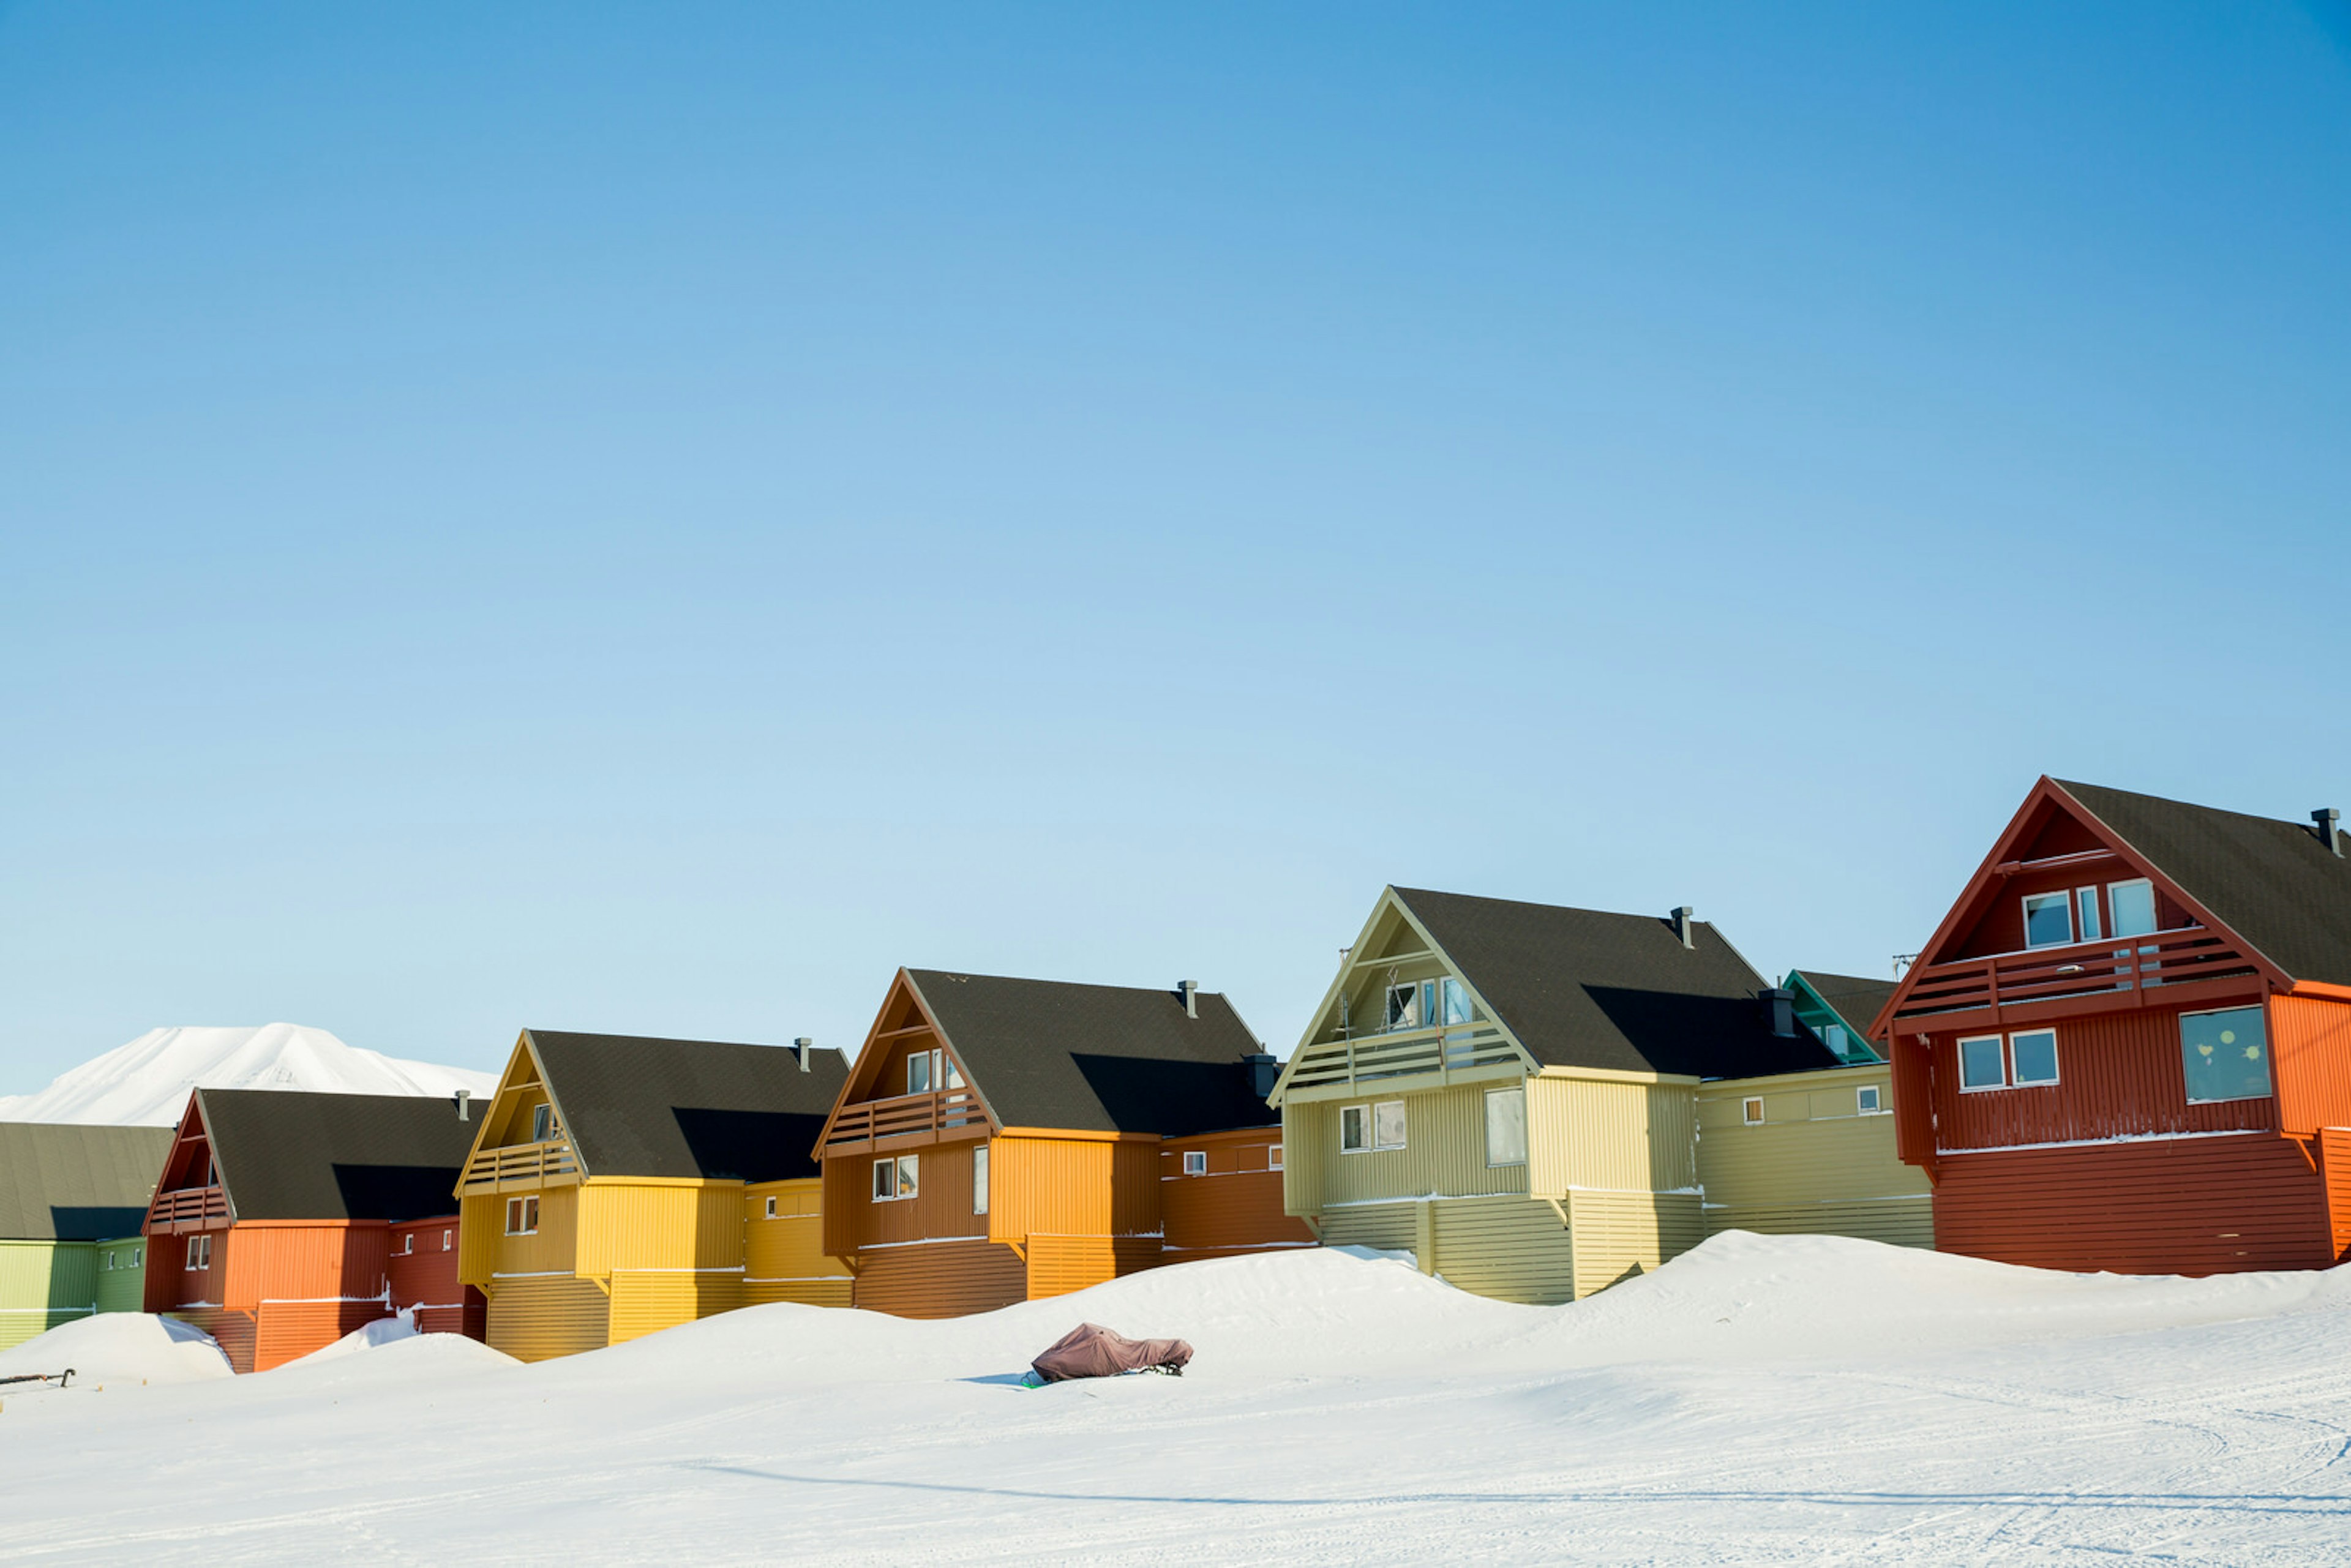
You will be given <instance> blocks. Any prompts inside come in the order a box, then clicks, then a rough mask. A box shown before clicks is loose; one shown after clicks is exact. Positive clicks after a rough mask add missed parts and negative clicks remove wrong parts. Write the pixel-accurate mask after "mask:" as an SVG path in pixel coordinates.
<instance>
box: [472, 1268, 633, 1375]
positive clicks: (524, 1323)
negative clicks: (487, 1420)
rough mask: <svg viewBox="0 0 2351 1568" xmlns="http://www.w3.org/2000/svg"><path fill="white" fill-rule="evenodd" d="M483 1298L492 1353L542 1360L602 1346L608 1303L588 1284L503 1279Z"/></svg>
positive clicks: (606, 1327) (590, 1283) (606, 1323)
mask: <svg viewBox="0 0 2351 1568" xmlns="http://www.w3.org/2000/svg"><path fill="white" fill-rule="evenodd" d="M489 1297H490V1312H489V1327H488V1333H487V1336H486V1337H487V1339H488V1342H489V1346H490V1348H491V1349H492V1350H502V1351H504V1352H506V1353H507V1354H508V1355H511V1356H514V1357H515V1358H517V1360H521V1361H545V1360H547V1359H548V1358H549V1357H550V1356H558V1355H576V1354H579V1353H580V1352H581V1351H587V1350H601V1349H602V1348H603V1346H604V1343H605V1337H606V1335H607V1333H609V1330H610V1316H609V1303H608V1301H606V1299H605V1295H604V1292H603V1291H601V1289H599V1288H598V1287H597V1285H596V1283H595V1281H591V1280H505V1281H499V1282H498V1283H497V1284H496V1285H494V1286H493V1287H492V1288H491V1290H490V1292H489Z"/></svg>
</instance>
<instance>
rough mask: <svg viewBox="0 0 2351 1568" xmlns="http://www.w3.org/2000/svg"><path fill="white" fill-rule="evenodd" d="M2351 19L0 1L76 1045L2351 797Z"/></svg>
mask: <svg viewBox="0 0 2351 1568" xmlns="http://www.w3.org/2000/svg"><path fill="white" fill-rule="evenodd" d="M2346 426H2351V12H2346V9H2345V8H2344V7H2342V6H2340V5H2332V6H2329V7H2319V8H2314V7H2312V6H2296V5H2291V4H2278V5H2236V4H2226V5H2210V6H2201V7H2197V6H2158V5H2141V4H2126V5H2108V6H2093V7H2051V6H2046V5H2017V6H2012V7H2006V8H2000V7H1989V6H1966V7H1933V8H1930V7H1923V6H1885V5H1851V6H1838V7H1829V8H1817V9H1815V8H1805V7H1800V6H1795V5H1786V6H1778V5H1775V6H1768V7H1762V6H1750V5H1722V6H1678V5H1676V6H1667V5H1617V6H1610V7H1576V6H1566V5H1531V6H1526V7H1517V8H1513V7H1500V6H1491V7H1477V8H1472V7H1461V6H1413V7H1405V6H1364V5H1331V6H1326V7H1312V8H1301V7H1271V6H1261V5H1241V6H1232V7H1228V8H1211V7H1180V8H1179V7H1164V8H1158V9H1157V10H1155V11H1154V12H1149V13H1146V12H1145V11H1144V9H1143V8H1141V7H1122V8H1104V7H1099V6H1072V7H1070V8H1068V9H1065V10H1043V9H1019V10H1014V9H1006V8H992V9H991V8H982V7H972V6H946V7H941V8H938V9H936V10H930V11H925V10H920V9H915V8H911V7H891V8H882V7H828V8H824V9H822V10H819V9H817V8H813V7H807V8H789V7H779V6H728V7H709V8H693V7H684V6H676V5H662V6H646V7H644V8H642V9H632V10H622V9H613V8H596V9H589V8H582V7H578V6H551V7H547V8H531V7H526V6H521V5H498V6H481V5H465V6H451V7H446V8H441V9H437V10H436V9H434V8H432V7H427V6H402V7H371V8H367V9H365V10H364V11H362V10H361V9H360V8H357V7H346V6H319V5H287V6H286V7H283V8H278V9H260V8H249V7H236V6H221V7H211V6H202V7H200V6H177V7H152V8H139V7H131V6H94V5H16V6H10V7H6V8H5V9H0V820H5V824H6V840H5V855H0V1092H5V1091H11V1090H15V1091H21V1090H26V1089H31V1088H35V1087H37V1086H38V1085H39V1084H40V1083H42V1082H47V1079H48V1078H49V1077H50V1076H51V1075H52V1074H53V1073H55V1072H56V1071H60V1070H62V1069H63V1068H65V1067H66V1066H68V1065H70V1064H71V1063H73V1062H75V1061H80V1060H82V1059H84V1058H86V1057H88V1056H89V1055H92V1054H94V1053H95V1052H97V1051H101V1050H104V1049H106V1048H109V1047H111V1046H113V1045H116V1044H119V1043H120V1042H121V1041H122V1040H127V1039H129V1038H131V1036H132V1035H134V1034H136V1033H138V1032H140V1031H141V1030H145V1029H148V1028H150V1027H152V1026H154V1025H157V1024H164V1023H260V1022H265V1021H268V1020H271V1019H289V1020H292V1021H296V1022H301V1023H308V1024H313V1025H318V1026H320V1027H324V1028H328V1029H331V1030H335V1031H336V1032H338V1033H339V1034H340V1035H342V1036H343V1038H345V1039H346V1040H350V1041H351V1042H352V1043H353V1044H357V1045H365V1046H371V1047H375V1048H377V1049H380V1050H383V1051H392V1052H394V1053H397V1054H403V1055H413V1056H422V1057H427V1058H433V1059H438V1060H443V1061H455V1062H463V1063H471V1064H476V1065H482V1066H494V1065H496V1062H497V1061H499V1060H501V1058H502V1056H503V1053H504V1051H505V1050H506V1049H507V1046H508V1045H510V1044H511V1042H512V1040H513V1038H514V1035H515V1033H516V1031H517V1030H518V1029H519V1028H521V1027H522V1026H525V1025H534V1026H539V1027H549V1028H575V1029H591V1030H615V1031H627V1032H645V1033H668V1034H676V1035H685V1036H697V1037H710V1038H719V1039H749V1040H788V1039H789V1038H790V1037H792V1036H794V1035H799V1034H812V1035H814V1036H816V1037H817V1038H818V1039H819V1040H820V1041H822V1042H824V1043H829V1044H840V1045H844V1046H853V1045H854V1044H855V1042H856V1041H857V1040H858V1039H860V1038H862V1034H863V1031H864V1030H865V1028H866V1027H867V1025H868V1023H869V1022H870V1019H871V1017H872V1011H873V1009H875V1008H876V1007H877V1006H878V1005H879V1004H880V1001H881V999H882V996H883V988H884V987H885V985H886V984H887V982H888V980H889V977H890V975H891V973H892V971H893V968H894V967H896V966H897V965H899V964H902V963H904V964H915V965H927V966H937V967H951V968H971V969H978V970H987V971H995V972H1003V973H1013V974H1022V975H1037V976H1049V977H1066V978H1074V979H1090V980H1100V981H1106V982H1114V983H1124V984H1135V985H1169V986H1172V985H1173V984H1174V983H1175V981H1177V980H1179V979H1184V978H1193V979H1197V980H1199V981H1200V982H1201V983H1202V984H1204V985H1205V986H1207V987H1209V988H1214V989H1221V990H1226V991H1228V992H1230V993H1231V994H1232V995H1233V997H1234V998H1235V999H1236V1000H1237V1001H1238V1004H1239V1006H1240V1009H1241V1010H1242V1013H1243V1014H1244V1016H1245V1017H1247V1018H1248V1019H1249V1020H1250V1022H1251V1023H1252V1024H1253V1025H1254V1026H1255V1027H1256V1029H1257V1030H1258V1032H1259V1034H1260V1035H1261V1036H1263V1037H1264V1038H1265V1039H1267V1040H1270V1041H1271V1042H1272V1043H1273V1044H1274V1046H1275V1047H1276V1049H1277V1050H1280V1051H1283V1052H1284V1053H1287V1051H1289V1049H1290V1046H1291V1044H1292V1043H1293V1042H1294V1041H1295V1040H1296V1037H1297V1034H1298V1031H1299V1030H1300V1029H1301V1027H1302V1026H1303V1024H1304V1022H1305V1019H1306V1015H1307V1013H1308V1011H1309V1010H1310V1009H1311V1007H1312V1005H1313V1003H1314V1002H1315V1001H1316V1000H1317V999H1318V998H1319V997H1320V995H1321V993H1322V988H1323V987H1324V986H1325V984H1326V983H1327V982H1328V980H1329V978H1330V976H1331V973H1332V967H1333V965H1334V963H1335V960H1336V956H1337V949H1338V948H1339V947H1340V946H1341V945H1342V944H1343V943H1346V942H1347V941H1349V940H1351V939H1352V938H1353V936H1354V934H1355V931H1356V928H1357V926H1358V925H1359V923H1360V922H1361V921H1362V919H1363V918H1364V915H1365V914H1366V913H1367V912H1368V910H1369V908H1370V906H1371V903H1372V900H1373V899H1374V896H1375V895H1376V894H1377V893H1378V892H1379V890H1380V888H1381V886H1382V885H1383V884H1384V883H1390V882H1394V883H1404V884H1408V885H1411V884H1417V885H1434V886H1439V887H1445V888H1449V889H1456V890H1459V891H1464V892H1471V893H1482V894H1498V895H1503V896H1509V897H1516V898H1528V899H1537V900H1542V901H1547V902H1556V903H1566V904H1585V905H1592V906H1596V907H1603V908H1613V909H1633V910H1655V911H1657V912H1660V913H1662V912H1663V911H1664V910H1666V909H1667V907H1668V906H1670V905H1673V904H1683V903H1687V904H1695V905H1696V906H1697V907H1698V911H1699V913H1700V915H1702V916H1704V917H1707V918H1710V919H1713V920H1716V921H1718V922H1719V923H1720V924H1721V925H1722V926H1723V927H1724V929H1725V930H1726V931H1727V932H1728V934H1729V936H1730V937H1731V939H1732V940H1733V941H1734V942H1736V943H1737V944H1738V945H1739V946H1740V947H1741V948H1742V949H1743V950H1744V951H1745V952H1746V953H1747V955H1748V956H1749V957H1750V959H1752V960H1753V961H1754V963H1755V964H1756V965H1757V966H1758V967H1761V968H1763V969H1766V970H1767V971H1771V972H1772V973H1777V972H1778V971H1780V970H1782V969H1783V968H1785V967H1789V966H1791V965H1797V964H1802V965H1811V966H1816V967H1826V968H1843V969H1849V970H1858V971H1862V972H1865V973H1881V972H1885V971H1886V967H1887V960H1888V956H1889V955H1891V954H1893V953H1896V952H1897V951H1905V950H1907V949H1910V948H1913V947H1915V946H1917V945H1918V943H1919V941H1920V940H1921V939H1922V938H1923V937H1924V936H1925V935H1926V934H1927V932H1928V929H1929V928H1930V927H1931V926H1932V925H1933V924H1934V922H1935V920H1936V919H1937V918H1938V916H1939V915H1940V914H1941V912H1942V910H1943V908H1944V906H1945V905H1946V904H1947V903H1948V902H1949V899H1950V897H1951V896H1952V894H1954V892H1955V891H1956V889H1957V886H1958V884H1959V881H1960V880H1961V879H1962V878H1963V877H1964V875H1965V874H1966V873H1967V872H1968V871H1969V870H1970V869H1971V868H1972V867H1973V865H1974V863H1975V862H1976V860H1977V859H1978V857H1979V856H1980V854H1981V853H1982V852H1983V850H1984V849H1985V848H1986V846H1987V843H1988V841H1989V839H1990V837H1991V834H1992V833H1993V832H1994V831H1996V830H1997V829H1998V827H1999V826H2000V825H2001V823H2002V822H2003V821H2005V820H2006V818H2007V816H2008V814H2009V812H2010V811H2011V810H2012V809H2013V808H2014V806H2015V804H2016V802H2017V801H2018V800H2020V799H2021V798H2022V794H2023V792H2024V790H2025V789H2027V788H2028V787H2029V786H2030V785H2031V783H2032V780H2033V779H2034V778H2035V777H2036V776H2038V775H2039V774H2041V773H2043V772H2050V773H2054V774H2057V775H2059V776H2061V777H2080V778H2087V779H2095V780H2098V781H2102V782H2105V783H2111V784H2115V785H2118V786H2122V787H2125V788H2135V789H2146V790H2149V791H2153V792H2156V793H2163V794H2171V795H2176V796H2179V797H2183V798H2187V799H2190V800H2199V801H2204V802H2208V803H2210V804H2214V805H2220V806H2226V807H2231V808H2234V809H2237V810H2252V811H2259V812H2264V813H2269V814H2273V815H2277V816H2291V817H2294V818H2300V817H2301V816H2302V815H2303V813H2304V812H2306V811H2307V810H2310V809H2311V808H2313V807H2316V806H2321V805H2326V804H2336V805H2340V806H2342V807H2343V808H2345V809H2346V811H2351V737H2346V723H2345V695H2346V683H2345V678H2344V677H2345V670H2346V659H2351V630H2346V616H2345V604H2346V600H2345V591H2344V587H2343V582H2344V574H2345V569H2346V549H2345V545H2346V538H2351V438H2347V437H2346Z"/></svg>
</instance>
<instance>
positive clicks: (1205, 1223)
mask: <svg viewBox="0 0 2351 1568" xmlns="http://www.w3.org/2000/svg"><path fill="white" fill-rule="evenodd" d="M1280 1140H1281V1130H1280V1128H1279V1127H1261V1128H1253V1129H1251V1130H1249V1131H1248V1132H1245V1133H1211V1134H1204V1135H1201V1136H1197V1137H1190V1138H1171V1139H1169V1140H1168V1141H1167V1143H1166V1144H1165V1145H1163V1146H1162V1148H1161V1150H1160V1155H1159V1215H1160V1223H1161V1226H1162V1228H1163V1230H1164V1232H1165V1245H1166V1249H1167V1254H1168V1255H1167V1258H1166V1261H1168V1262H1171V1263H1175V1262H1186V1261H1190V1260H1196V1259H1200V1258H1215V1257H1231V1256H1235V1255H1238V1254H1240V1253H1245V1252H1251V1251H1262V1250H1268V1249H1280V1248H1288V1247H1311V1246H1312V1245H1313V1243H1314V1233H1313V1231H1311V1229H1309V1228H1307V1226H1306V1224H1305V1222H1304V1221H1302V1220H1300V1219H1295V1218H1291V1217H1290V1216H1289V1215H1287V1214H1285V1213H1284V1212H1283V1211H1282V1189H1281V1177H1282V1173H1281V1172H1280V1171H1277V1170H1274V1169H1272V1168H1271V1167H1270V1165H1269V1164H1268V1159H1269V1156H1270V1151H1271V1148H1272V1145H1275V1144H1277V1143H1279V1142H1280ZM1192 1152H1197V1153H1199V1154H1200V1155H1204V1156H1205V1157H1206V1159H1207V1167H1208V1168H1207V1174H1205V1175H1202V1176H1186V1175H1185V1174H1184V1156H1185V1155H1186V1154H1187V1153H1192Z"/></svg>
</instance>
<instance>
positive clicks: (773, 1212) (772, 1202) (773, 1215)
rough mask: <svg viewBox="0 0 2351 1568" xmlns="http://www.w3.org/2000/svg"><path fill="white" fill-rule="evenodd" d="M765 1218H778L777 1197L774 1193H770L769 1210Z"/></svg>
mask: <svg viewBox="0 0 2351 1568" xmlns="http://www.w3.org/2000/svg"><path fill="white" fill-rule="evenodd" d="M765 1218H768V1219H773V1218H776V1198H775V1195H774V1194H773V1193H770V1194H768V1212H767V1214H766V1216H765Z"/></svg>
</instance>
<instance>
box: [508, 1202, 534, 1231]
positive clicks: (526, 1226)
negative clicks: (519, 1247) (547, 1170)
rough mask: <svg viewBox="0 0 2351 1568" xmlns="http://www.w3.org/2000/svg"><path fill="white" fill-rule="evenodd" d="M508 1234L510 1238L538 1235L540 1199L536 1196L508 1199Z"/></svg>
mask: <svg viewBox="0 0 2351 1568" xmlns="http://www.w3.org/2000/svg"><path fill="white" fill-rule="evenodd" d="M507 1235H508V1236H536V1235H538V1196H537V1195H536V1194H534V1195H532V1196H531V1197H510V1198H508V1199H507Z"/></svg>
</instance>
